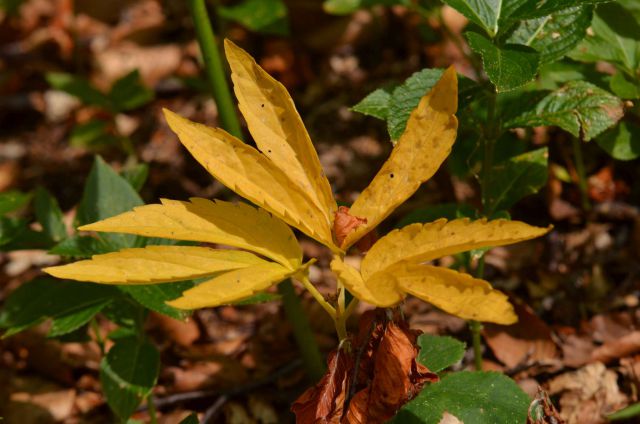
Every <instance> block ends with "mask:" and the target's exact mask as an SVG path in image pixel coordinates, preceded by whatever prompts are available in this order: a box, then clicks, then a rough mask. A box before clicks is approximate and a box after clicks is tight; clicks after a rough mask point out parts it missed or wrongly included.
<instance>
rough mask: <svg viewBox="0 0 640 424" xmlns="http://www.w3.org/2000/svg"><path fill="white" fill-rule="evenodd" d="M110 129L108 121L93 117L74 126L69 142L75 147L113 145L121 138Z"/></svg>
mask: <svg viewBox="0 0 640 424" xmlns="http://www.w3.org/2000/svg"><path fill="white" fill-rule="evenodd" d="M109 131H110V130H109V123H108V122H106V121H102V120H100V119H92V120H90V121H87V122H84V123H82V124H78V125H76V126H75V127H73V129H72V130H71V134H69V142H70V143H71V145H72V146H74V147H84V148H100V147H105V146H112V145H114V144H116V143H117V142H118V140H119V139H118V137H116V136H115V135H113V134H112V133H110V132H109Z"/></svg>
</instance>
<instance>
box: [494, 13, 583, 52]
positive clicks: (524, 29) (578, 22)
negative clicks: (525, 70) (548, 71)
mask: <svg viewBox="0 0 640 424" xmlns="http://www.w3.org/2000/svg"><path fill="white" fill-rule="evenodd" d="M592 15H593V7H591V6H585V7H572V8H569V9H564V10H561V11H559V12H556V13H554V14H553V15H547V16H543V17H540V18H536V19H530V20H526V21H520V22H519V23H518V25H517V26H516V27H515V28H514V31H513V32H512V33H511V34H510V35H509V37H507V38H506V39H505V42H506V43H510V44H522V45H525V46H529V47H533V48H534V49H536V50H537V51H538V52H539V53H540V62H541V63H549V62H553V61H555V60H558V59H560V58H561V57H563V56H564V55H565V53H567V52H568V51H570V50H571V49H573V48H574V47H575V46H576V45H577V44H578V43H579V42H580V40H582V39H583V38H584V37H585V35H586V33H587V28H589V25H591V17H592Z"/></svg>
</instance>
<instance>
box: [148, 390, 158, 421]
mask: <svg viewBox="0 0 640 424" xmlns="http://www.w3.org/2000/svg"><path fill="white" fill-rule="evenodd" d="M147 409H148V411H149V422H150V423H151V424H158V417H157V412H156V404H155V402H154V401H153V394H149V396H147Z"/></svg>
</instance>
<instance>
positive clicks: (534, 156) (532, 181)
mask: <svg viewBox="0 0 640 424" xmlns="http://www.w3.org/2000/svg"><path fill="white" fill-rule="evenodd" d="M548 158H549V152H548V149H547V148H546V147H544V148H542V149H537V150H533V151H531V152H527V153H524V154H522V155H518V156H516V157H514V158H511V159H509V160H506V161H504V162H500V163H497V164H495V165H494V166H493V168H492V171H491V180H490V183H489V184H487V189H486V191H485V192H484V193H483V203H484V206H485V210H486V211H487V212H488V213H489V214H492V213H493V212H494V211H499V210H507V209H509V208H510V207H511V206H513V205H514V204H515V203H516V202H517V201H518V200H520V199H522V198H523V197H525V196H528V195H530V194H534V193H536V192H537V191H538V190H540V188H541V187H543V186H544V185H545V184H546V182H547V175H548Z"/></svg>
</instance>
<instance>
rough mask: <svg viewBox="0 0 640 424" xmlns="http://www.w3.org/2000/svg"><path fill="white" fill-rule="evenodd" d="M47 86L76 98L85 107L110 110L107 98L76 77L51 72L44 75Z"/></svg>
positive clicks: (87, 82) (88, 83) (85, 81)
mask: <svg viewBox="0 0 640 424" xmlns="http://www.w3.org/2000/svg"><path fill="white" fill-rule="evenodd" d="M46 79H47V82H48V83H49V85H50V86H51V87H53V88H55V89H56V90H61V91H64V92H66V93H69V94H71V95H72V96H74V97H77V98H78V99H79V100H80V101H81V102H82V103H84V104H85V105H93V106H99V107H102V108H104V109H108V110H111V109H112V105H111V102H110V101H109V98H108V97H107V96H106V95H105V94H104V93H102V92H101V91H100V90H98V89H97V88H95V87H94V86H92V85H91V83H90V82H89V81H87V80H85V79H84V78H82V77H78V76H76V75H71V74H65V73H58V72H51V73H48V74H47V75H46Z"/></svg>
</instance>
